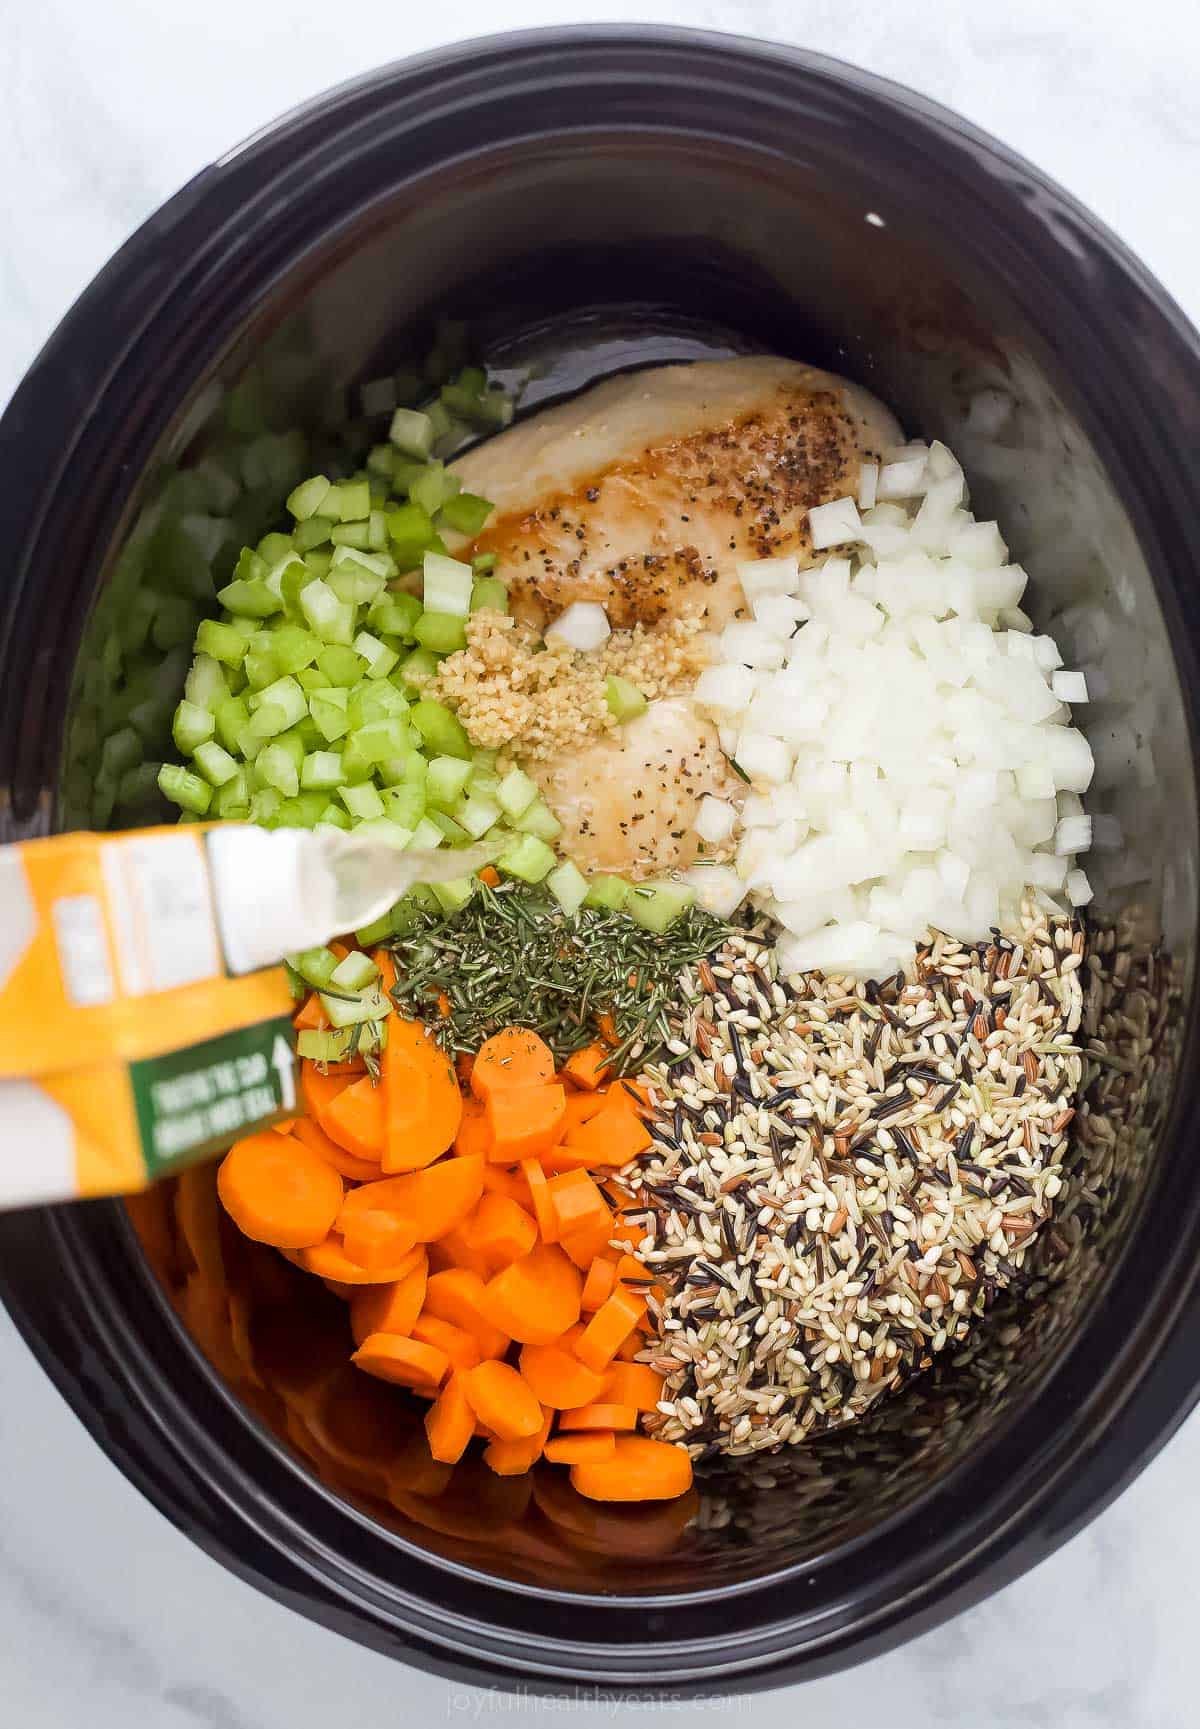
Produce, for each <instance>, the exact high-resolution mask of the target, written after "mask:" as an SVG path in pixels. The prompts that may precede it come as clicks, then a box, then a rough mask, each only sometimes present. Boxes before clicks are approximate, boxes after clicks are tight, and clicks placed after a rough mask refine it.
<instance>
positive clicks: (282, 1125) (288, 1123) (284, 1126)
mask: <svg viewBox="0 0 1200 1729" xmlns="http://www.w3.org/2000/svg"><path fill="white" fill-rule="evenodd" d="M303 1121H304V1118H303V1117H281V1118H280V1119H279V1121H278V1122H277V1123H272V1124H271V1127H272V1128H273V1129H274V1131H275V1133H276V1134H277V1135H290V1134H291V1132H292V1130H293V1129H294V1128H295V1126H296V1124H297V1123H298V1122H301V1123H302V1122H303Z"/></svg>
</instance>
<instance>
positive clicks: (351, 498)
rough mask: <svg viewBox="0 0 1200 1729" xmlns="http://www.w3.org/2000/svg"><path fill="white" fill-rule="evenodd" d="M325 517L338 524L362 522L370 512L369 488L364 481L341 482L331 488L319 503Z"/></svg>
mask: <svg viewBox="0 0 1200 1729" xmlns="http://www.w3.org/2000/svg"><path fill="white" fill-rule="evenodd" d="M321 510H322V513H323V514H324V515H325V516H332V517H335V518H336V519H337V521H339V522H364V521H365V520H366V518H367V517H368V516H369V515H370V512H371V488H370V485H369V483H368V482H367V481H365V480H343V481H342V482H341V484H340V485H338V486H331V487H330V488H329V491H328V492H327V493H326V495H325V497H324V498H323V499H322V501H321Z"/></svg>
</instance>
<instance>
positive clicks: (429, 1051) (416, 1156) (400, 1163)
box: [381, 1014, 462, 1171]
mask: <svg viewBox="0 0 1200 1729" xmlns="http://www.w3.org/2000/svg"><path fill="white" fill-rule="evenodd" d="M382 1066H383V1094H384V1143H383V1154H382V1159H381V1163H382V1165H383V1168H384V1170H385V1171H417V1170H421V1169H422V1168H423V1167H424V1166H425V1165H429V1164H432V1162H433V1160H434V1159H436V1158H440V1157H441V1155H442V1154H443V1153H444V1152H446V1151H447V1149H448V1148H449V1147H451V1146H453V1144H454V1137H455V1135H456V1134H457V1133H458V1127H459V1123H460V1122H461V1121H462V1094H461V1093H460V1092H459V1090H458V1082H457V1081H456V1080H455V1078H454V1070H453V1068H452V1067H451V1064H450V1060H449V1058H448V1057H447V1056H446V1053H445V1051H443V1050H442V1048H441V1046H440V1045H437V1044H435V1043H434V1041H433V1040H432V1039H431V1038H430V1036H429V1034H428V1033H427V1032H426V1031H425V1028H424V1027H423V1026H422V1025H421V1023H420V1021H409V1020H405V1019H404V1018H403V1017H402V1016H401V1015H395V1014H393V1015H389V1016H388V1023H387V1044H386V1045H385V1046H384V1048H383V1063H382Z"/></svg>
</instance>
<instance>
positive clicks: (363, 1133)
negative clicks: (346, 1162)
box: [318, 1075, 384, 1159]
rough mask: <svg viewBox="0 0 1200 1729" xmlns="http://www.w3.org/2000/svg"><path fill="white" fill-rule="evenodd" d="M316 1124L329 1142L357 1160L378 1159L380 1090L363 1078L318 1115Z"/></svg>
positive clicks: (381, 1122)
mask: <svg viewBox="0 0 1200 1729" xmlns="http://www.w3.org/2000/svg"><path fill="white" fill-rule="evenodd" d="M318 1121H319V1122H320V1125H321V1127H322V1128H323V1129H324V1130H325V1133H326V1134H327V1135H328V1136H329V1138H330V1139H331V1140H334V1141H336V1142H337V1144H338V1146H339V1147H345V1149H346V1151H347V1152H348V1153H353V1154H354V1156H355V1158H358V1159H378V1158H379V1156H380V1154H381V1152H382V1150H383V1137H384V1089H383V1088H382V1087H381V1086H378V1085H377V1084H376V1083H375V1081H373V1080H372V1079H371V1077H370V1075H364V1076H363V1078H362V1080H361V1081H351V1083H350V1085H349V1086H347V1087H344V1088H343V1089H342V1091H341V1092H340V1093H338V1095H337V1097H336V1098H333V1099H331V1100H330V1101H329V1103H328V1104H327V1105H326V1106H325V1108H324V1110H323V1111H322V1112H321V1114H320V1116H319V1118H318Z"/></svg>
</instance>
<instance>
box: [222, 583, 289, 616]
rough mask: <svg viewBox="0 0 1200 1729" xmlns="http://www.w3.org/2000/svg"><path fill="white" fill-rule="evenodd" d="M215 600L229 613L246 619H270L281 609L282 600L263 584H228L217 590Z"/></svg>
mask: <svg viewBox="0 0 1200 1729" xmlns="http://www.w3.org/2000/svg"><path fill="white" fill-rule="evenodd" d="M217 599H218V600H219V601H220V602H221V605H222V606H224V607H226V608H228V610H229V611H230V612H236V613H240V614H242V615H243V616H244V617H246V618H270V616H271V614H272V613H273V612H280V611H281V610H282V608H283V602H282V600H280V599H279V596H278V595H275V594H272V593H271V590H270V589H269V588H268V587H267V585H266V583H265V582H228V583H226V585H225V587H224V588H222V589H220V590H218V593H217Z"/></svg>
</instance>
